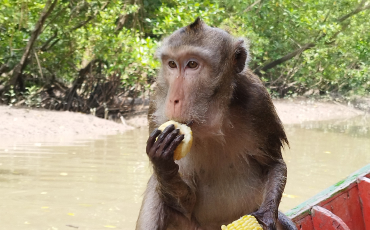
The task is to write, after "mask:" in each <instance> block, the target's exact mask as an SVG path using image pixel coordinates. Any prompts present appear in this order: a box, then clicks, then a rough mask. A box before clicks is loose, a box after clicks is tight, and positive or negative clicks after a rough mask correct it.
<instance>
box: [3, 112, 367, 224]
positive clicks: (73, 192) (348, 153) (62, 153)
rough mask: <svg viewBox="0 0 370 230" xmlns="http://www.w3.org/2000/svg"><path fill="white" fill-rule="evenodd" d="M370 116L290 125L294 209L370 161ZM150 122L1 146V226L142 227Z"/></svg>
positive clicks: (290, 203) (286, 202)
mask: <svg viewBox="0 0 370 230" xmlns="http://www.w3.org/2000/svg"><path fill="white" fill-rule="evenodd" d="M369 128H370V122H369V120H368V119H366V118H365V117H361V118H356V119H351V120H347V121H335V122H316V123H306V124H303V125H295V126H287V127H286V131H287V135H288V138H289V141H290V146H291V148H290V149H286V151H285V152H284V158H285V160H286V162H287V164H288V183H287V186H286V189H285V194H284V197H283V200H282V204H281V206H280V207H281V209H282V210H283V211H287V210H288V209H290V208H293V207H295V206H296V205H298V204H299V203H301V202H303V201H304V200H306V199H308V198H309V197H311V196H313V195H314V194H316V193H318V192H319V191H321V190H323V189H324V188H326V187H328V186H330V185H332V184H334V183H336V182H337V181H339V180H341V179H342V178H344V177H345V176H347V175H348V174H350V173H352V172H354V171H356V170H357V169H359V168H361V167H363V166H364V165H366V164H369V163H370V141H369V139H370V135H369ZM147 135H148V132H147V130H146V129H137V130H133V131H129V132H127V133H125V134H124V135H113V136H107V137H104V138H102V139H98V140H85V141H78V142H75V143H74V145H69V146H63V145H57V144H53V143H50V142H48V143H44V142H40V143H36V144H35V143H18V144H14V145H12V146H10V147H9V146H8V147H0V194H2V195H1V197H2V202H1V203H0V213H6V214H7V215H6V218H4V215H2V217H0V218H1V227H0V229H19V230H22V229H37V230H39V229H109V228H113V229H124V230H126V229H127V230H129V229H134V226H135V221H136V218H137V215H138V212H139V209H140V204H141V199H142V194H143V192H144V189H145V187H146V183H147V180H148V178H149V176H150V173H151V172H150V168H149V164H148V159H147V157H146V154H145V152H144V149H145V143H146V139H147Z"/></svg>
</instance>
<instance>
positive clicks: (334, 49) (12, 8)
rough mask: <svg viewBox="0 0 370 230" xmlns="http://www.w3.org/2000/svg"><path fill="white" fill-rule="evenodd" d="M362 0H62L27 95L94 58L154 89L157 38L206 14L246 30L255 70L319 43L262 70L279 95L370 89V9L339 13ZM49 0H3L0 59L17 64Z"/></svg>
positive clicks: (98, 77)
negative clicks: (353, 12)
mask: <svg viewBox="0 0 370 230" xmlns="http://www.w3.org/2000/svg"><path fill="white" fill-rule="evenodd" d="M361 2H362V1H353V0H343V1H332V0H321V1H317V0H309V1H303V0H298V1H292V0H271V1H264V0H262V1H255V0H228V1H226V0H204V1H196V0H162V1H161V0H143V1H130V0H126V1H118V0H113V1H107V0H106V1H103V0H87V1H84V0H77V1H60V2H58V4H57V6H56V7H55V9H54V10H53V11H52V12H51V14H50V15H49V17H48V18H47V19H46V22H45V24H44V26H43V30H42V32H41V33H40V35H39V36H38V38H37V40H36V42H35V44H34V45H33V49H32V50H31V52H30V55H29V58H28V61H27V65H26V67H25V69H24V70H23V74H24V75H25V76H26V83H25V84H26V87H28V88H26V91H27V92H29V94H28V95H30V93H31V92H33V91H34V90H33V89H35V88H32V87H36V88H39V87H41V86H43V85H44V84H46V83H52V82H53V81H55V80H57V81H59V82H64V83H65V84H66V85H68V84H70V83H72V82H73V81H75V80H76V78H77V76H78V72H79V70H80V69H82V68H84V67H86V66H87V64H88V63H90V62H91V61H92V60H98V63H99V64H98V65H95V66H94V67H93V68H92V69H91V72H92V76H93V79H95V81H96V82H100V81H110V80H111V78H112V77H119V79H120V82H121V88H125V89H133V88H135V89H136V90H139V91H140V90H144V89H148V87H149V86H150V84H151V83H152V81H153V78H154V76H155V73H156V70H157V69H158V67H159V62H158V60H155V59H154V53H155V50H156V48H157V47H158V45H159V44H160V40H161V39H162V38H163V37H164V36H167V35H169V34H170V33H172V32H173V31H175V30H176V29H178V28H180V27H183V26H185V25H188V24H189V23H191V22H193V21H194V20H195V18H196V17H198V16H200V17H201V18H202V19H203V20H204V21H205V22H206V23H207V24H209V25H212V26H217V27H221V28H223V29H226V30H228V31H230V32H231V33H232V34H234V35H236V36H240V37H245V38H247V39H249V40H250V49H251V50H250V51H251V54H252V58H251V62H250V64H249V65H250V68H251V69H252V70H256V72H258V71H257V70H260V69H261V68H262V67H263V66H265V65H266V64H268V63H270V62H273V61H275V60H277V59H279V58H282V57H284V56H285V55H287V54H289V53H291V52H293V51H295V50H297V49H299V48H301V47H303V46H304V45H306V44H309V43H313V44H314V46H312V47H311V49H307V50H304V51H303V52H302V53H300V54H298V55H295V56H294V57H292V58H290V59H288V60H286V61H284V62H282V63H281V64H279V65H277V66H275V67H274V68H271V69H266V70H261V71H260V74H261V79H262V80H263V81H264V82H265V83H266V85H267V86H268V87H269V90H270V92H271V93H272V94H273V95H279V96H285V95H289V94H303V93H305V92H307V91H309V90H311V91H319V92H321V93H339V94H343V95H351V94H359V95H369V94H370V67H369V66H370V59H369V58H368V57H369V55H370V45H369V43H370V31H369V28H370V20H368V19H369V12H370V9H366V10H363V11H361V12H357V13H355V14H353V15H351V16H350V17H348V18H347V19H346V20H342V19H343V18H342V17H343V16H345V15H347V14H349V13H351V12H352V11H354V10H355V9H356V8H357V7H359V5H360V3H361ZM45 3H46V0H34V1H24V0H0V34H1V36H0V67H1V65H3V64H6V65H8V66H9V67H10V69H13V68H14V67H15V65H16V64H17V63H19V61H20V59H21V57H22V55H23V53H24V49H25V47H26V45H27V42H28V40H29V38H30V36H31V34H32V31H33V30H34V29H35V26H36V22H37V21H38V20H39V17H40V14H41V12H42V10H43V8H44V7H45ZM368 4H370V2H366V3H365V4H364V5H362V7H366V6H368ZM341 20H342V21H341ZM99 65H100V67H98V66H99ZM0 74H1V73H0ZM9 78H10V74H9V71H8V72H5V73H2V75H1V76H0V84H1V83H2V82H4V81H5V82H6V81H8V80H9ZM96 82H95V83H94V84H97V83H96ZM86 84H88V82H87V83H86ZM13 93H14V92H13ZM13 97H14V95H13Z"/></svg>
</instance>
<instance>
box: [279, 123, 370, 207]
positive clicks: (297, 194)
mask: <svg viewBox="0 0 370 230" xmlns="http://www.w3.org/2000/svg"><path fill="white" fill-rule="evenodd" d="M369 130H370V120H369V118H368V117H367V118H366V117H357V118H354V119H350V120H341V121H325V122H310V123H304V124H302V125H294V126H287V127H286V131H287V135H288V139H289V141H290V146H291V148H290V149H286V151H285V152H284V159H285V161H286V162H287V164H288V183H287V186H286V188H285V194H284V196H283V199H282V203H281V205H280V208H281V209H282V210H283V211H287V210H289V209H291V208H293V207H295V206H297V205H298V204H300V203H302V202H303V201H305V200H307V199H308V198H309V197H311V196H313V195H315V194H317V193H318V192H320V191H321V190H323V189H325V188H327V187H329V186H331V185H333V184H334V183H336V182H338V181H339V180H341V179H343V178H345V177H346V176H348V175H349V174H351V173H353V172H355V171H357V170H358V169H360V168H361V167H363V166H365V165H367V164H370V133H369Z"/></svg>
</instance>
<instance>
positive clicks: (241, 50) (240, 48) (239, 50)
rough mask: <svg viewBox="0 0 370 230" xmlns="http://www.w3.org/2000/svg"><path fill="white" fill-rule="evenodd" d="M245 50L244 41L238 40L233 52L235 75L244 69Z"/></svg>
mask: <svg viewBox="0 0 370 230" xmlns="http://www.w3.org/2000/svg"><path fill="white" fill-rule="evenodd" d="M247 56H248V54H247V48H246V47H245V44H244V40H243V39H240V40H238V41H237V42H236V44H235V52H234V63H235V71H236V73H240V72H242V71H243V69H244V67H245V62H246V60H247Z"/></svg>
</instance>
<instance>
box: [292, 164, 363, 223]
mask: <svg viewBox="0 0 370 230" xmlns="http://www.w3.org/2000/svg"><path fill="white" fill-rule="evenodd" d="M285 214H286V215H287V216H289V217H290V218H291V219H292V220H293V222H294V223H295V224H296V226H297V228H298V229H299V230H319V229H323V230H331V229H333V230H334V229H335V230H337V229H343V230H347V229H351V230H370V164H369V165H366V166H365V167H363V168H361V169H360V170H358V171H356V172H355V173H353V174H351V175H350V176H348V177H347V178H346V179H344V180H342V181H340V182H338V183H336V184H335V185H333V186H331V187H329V188H327V189H325V190H324V191H322V192H320V193H318V194H317V195H315V196H313V197H311V198H310V199H308V200H307V201H305V202H303V203H302V204H300V205H298V206H297V207H295V208H293V209H291V210H289V211H288V212H286V213H285Z"/></svg>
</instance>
